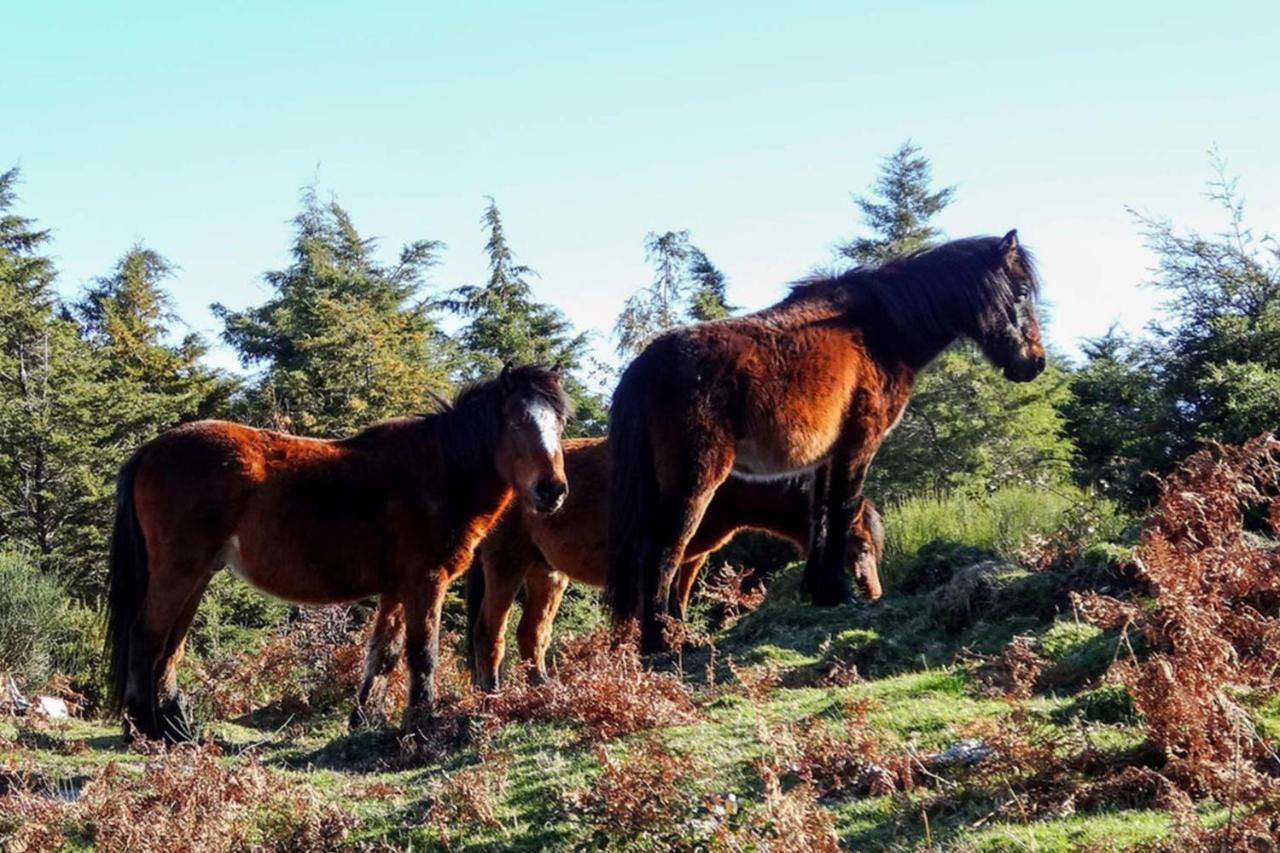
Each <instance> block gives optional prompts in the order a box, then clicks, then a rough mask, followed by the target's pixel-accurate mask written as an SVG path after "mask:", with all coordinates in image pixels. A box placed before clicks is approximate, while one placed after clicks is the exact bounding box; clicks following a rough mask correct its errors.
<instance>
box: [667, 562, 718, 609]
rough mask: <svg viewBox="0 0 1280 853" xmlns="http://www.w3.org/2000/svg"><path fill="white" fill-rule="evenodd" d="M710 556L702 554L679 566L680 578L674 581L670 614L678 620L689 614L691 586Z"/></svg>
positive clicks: (691, 594)
mask: <svg viewBox="0 0 1280 853" xmlns="http://www.w3.org/2000/svg"><path fill="white" fill-rule="evenodd" d="M710 556H711V555H710V554H703V555H701V556H699V557H694V558H693V559H692V560H685V561H684V562H683V563H682V564H681V565H680V576H679V577H678V578H677V579H676V588H675V590H674V591H673V592H672V594H671V610H672V614H673V615H674V616H675V617H676V618H677V619H680V620H683V619H684V618H685V616H686V614H688V612H689V599H690V598H691V597H692V596H693V585H694V583H696V582H697V580H698V574H699V573H700V572H701V571H702V567H703V566H705V565H706V564H707V559H708V558H709V557H710Z"/></svg>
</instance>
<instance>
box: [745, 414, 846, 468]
mask: <svg viewBox="0 0 1280 853" xmlns="http://www.w3.org/2000/svg"><path fill="white" fill-rule="evenodd" d="M759 426H762V427H765V428H764V429H757V430H756V433H757V434H756V435H750V436H747V437H744V438H742V439H740V440H739V441H738V442H736V444H735V445H734V463H733V473H734V474H735V475H737V476H739V477H743V478H746V479H775V478H779V477H790V476H794V475H796V474H801V473H804V472H806V471H811V470H813V469H814V468H817V467H818V466H820V465H822V464H823V463H824V462H826V461H827V459H828V458H829V457H830V456H831V448H832V446H833V445H834V444H835V442H836V438H837V437H838V436H839V434H840V433H839V422H838V421H836V422H834V423H832V424H813V425H803V426H800V427H799V428H791V429H787V428H785V427H783V426H782V425H779V424H776V423H772V424H769V423H765V424H759Z"/></svg>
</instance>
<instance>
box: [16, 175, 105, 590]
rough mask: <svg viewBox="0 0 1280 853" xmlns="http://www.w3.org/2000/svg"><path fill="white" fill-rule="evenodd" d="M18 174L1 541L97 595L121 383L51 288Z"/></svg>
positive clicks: (48, 264) (50, 270)
mask: <svg viewBox="0 0 1280 853" xmlns="http://www.w3.org/2000/svg"><path fill="white" fill-rule="evenodd" d="M17 180H18V172H17V170H16V169H11V170H9V171H8V172H5V173H3V174H0V544H4V545H7V546H16V547H19V548H24V549H28V550H30V551H31V552H32V553H34V554H35V555H36V558H37V560H38V562H39V565H40V566H41V568H42V569H43V570H44V571H46V572H50V573H54V574H56V575H58V577H59V578H60V580H61V581H62V582H64V583H65V584H66V585H68V586H69V587H71V588H72V589H73V590H75V591H76V592H79V593H81V594H84V595H92V593H93V592H94V589H93V583H92V580H93V579H94V578H95V577H97V576H99V575H100V573H101V570H102V567H101V558H102V555H103V554H104V552H105V545H106V522H107V521H108V520H109V518H110V514H109V511H107V510H106V507H107V506H109V504H110V499H111V495H112V486H113V484H114V476H113V475H114V473H115V469H116V467H118V466H119V464H120V462H121V461H122V460H123V459H124V457H125V456H127V454H128V450H127V448H126V447H125V444H126V442H125V441H123V440H122V439H121V437H120V436H119V435H118V424H119V418H118V414H119V411H118V408H117V399H116V395H115V394H114V390H115V389H113V387H112V385H111V383H110V382H106V381H104V378H103V376H102V371H101V369H100V367H99V365H98V364H97V363H95V360H94V358H93V352H92V349H91V348H90V347H89V346H88V344H87V343H86V342H85V341H84V340H83V339H82V338H81V337H80V334H79V329H78V328H77V326H76V324H75V322H74V321H73V319H72V318H71V317H70V316H69V315H68V313H67V312H66V311H64V310H63V309H62V307H61V305H60V304H59V302H58V299H57V296H56V294H55V293H54V290H53V284H54V279H55V277H56V270H55V268H54V265H53V262H52V260H51V259H50V258H49V257H48V256H47V255H45V254H43V249H44V246H45V245H46V243H47V242H48V239H49V235H48V232H47V231H42V230H38V229H37V228H36V227H35V226H34V224H33V223H32V222H31V220H29V219H27V218H25V217H22V216H20V215H18V214H16V213H13V212H12V208H13V205H14V203H15V201H16V198H15V187H16V184H17Z"/></svg>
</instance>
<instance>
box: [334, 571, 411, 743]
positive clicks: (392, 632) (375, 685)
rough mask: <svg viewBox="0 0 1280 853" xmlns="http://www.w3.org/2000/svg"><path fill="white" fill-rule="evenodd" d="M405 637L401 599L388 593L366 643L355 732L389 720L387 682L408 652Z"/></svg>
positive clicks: (354, 717) (353, 720)
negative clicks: (405, 649)
mask: <svg viewBox="0 0 1280 853" xmlns="http://www.w3.org/2000/svg"><path fill="white" fill-rule="evenodd" d="M404 638H405V624H404V608H403V607H402V606H401V604H400V599H398V598H396V597H395V596H393V595H384V596H382V598H380V599H379V600H378V610H377V612H376V613H375V614H374V616H373V629H372V630H371V631H370V632H369V639H368V641H367V643H366V645H365V654H364V677H363V678H362V679H361V682H360V689H359V690H358V691H357V692H356V705H355V707H354V708H353V709H352V710H351V717H350V719H349V720H348V721H347V724H348V726H350V728H351V729H352V730H353V731H354V730H356V729H358V728H360V727H361V726H374V725H381V724H382V723H384V722H385V721H386V715H387V710H386V703H387V681H388V679H389V678H390V677H391V673H392V672H394V671H395V668H396V664H398V663H399V662H400V655H401V654H403V652H404Z"/></svg>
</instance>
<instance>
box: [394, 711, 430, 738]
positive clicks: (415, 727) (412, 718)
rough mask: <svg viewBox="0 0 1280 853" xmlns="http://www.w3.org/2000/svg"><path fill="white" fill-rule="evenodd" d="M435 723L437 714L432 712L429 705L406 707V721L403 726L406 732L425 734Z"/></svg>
mask: <svg viewBox="0 0 1280 853" xmlns="http://www.w3.org/2000/svg"><path fill="white" fill-rule="evenodd" d="M434 725H435V714H433V713H432V712H431V709H430V708H429V707H424V706H421V705H410V706H409V707H408V708H405V709H404V723H403V725H402V726H401V727H402V728H403V729H404V733H405V734H407V735H412V734H425V733H426V732H429V731H430V730H431V729H432V728H433V727H434Z"/></svg>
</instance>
